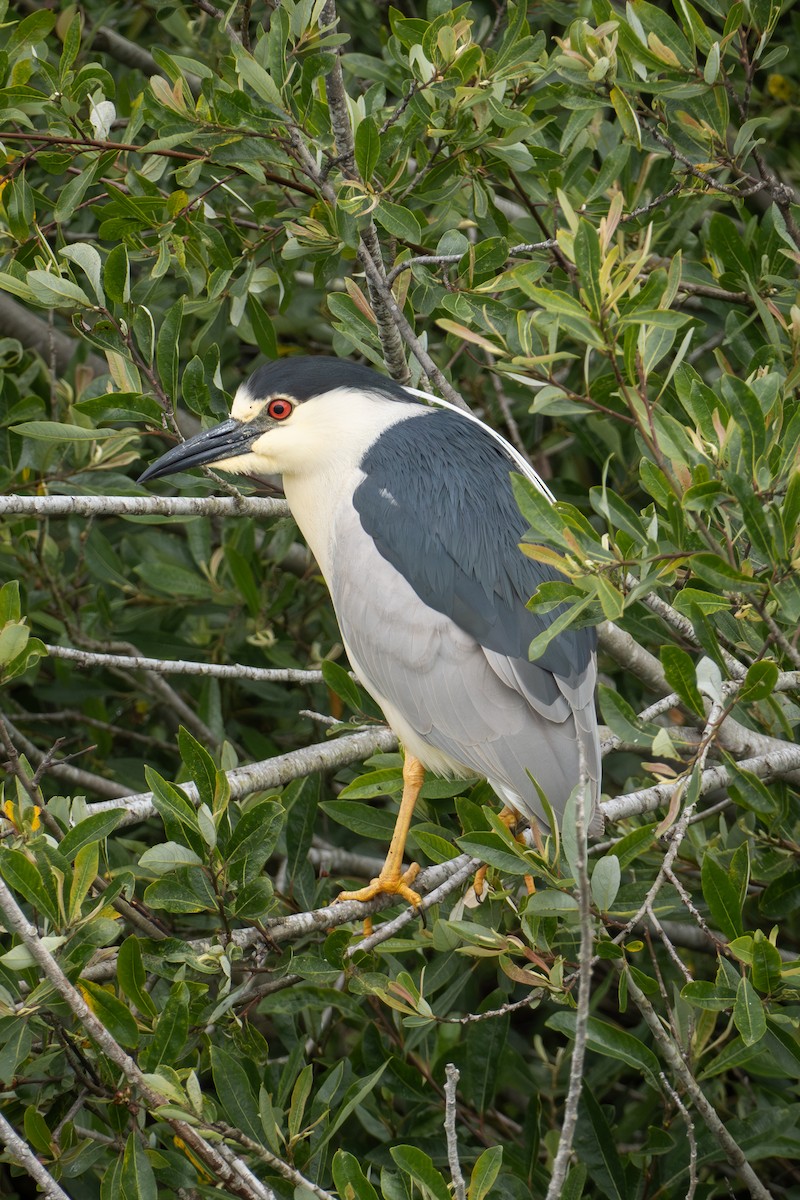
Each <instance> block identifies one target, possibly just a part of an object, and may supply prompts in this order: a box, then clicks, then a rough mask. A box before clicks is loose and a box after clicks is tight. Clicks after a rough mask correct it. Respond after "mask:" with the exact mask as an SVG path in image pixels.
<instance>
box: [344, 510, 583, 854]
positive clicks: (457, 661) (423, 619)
mask: <svg viewBox="0 0 800 1200" xmlns="http://www.w3.org/2000/svg"><path fill="white" fill-rule="evenodd" d="M359 525H360V521H359V517H358V515H357V514H356V513H355V512H354V511H353V510H352V509H349V510H346V511H344V512H342V513H340V514H339V517H338V519H337V522H336V556H335V562H336V564H337V566H336V567H335V569H334V576H333V578H332V579H331V580H330V581H329V582H330V585H331V594H332V597H333V602H334V607H335V609H336V613H337V617H338V619H339V624H340V627H341V630H342V634H343V637H344V640H345V644H346V647H347V651H348V654H349V656H350V661H351V663H352V665H353V668H354V670H355V671H356V673H357V674H358V675H359V676H360V678H361V680H362V681H363V683H364V686H365V687H366V688H367V690H368V691H369V692H370V693H371V694H372V695H373V696H374V698H375V699H376V701H377V702H378V703H379V704H380V705H381V707H382V708H383V709H384V712H385V713H386V716H387V718H388V720H389V722H390V724H391V725H392V727H393V728H394V729H395V731H396V732H397V733H398V735H399V736H400V737H401V739H402V740H403V741H404V742H405V744H406V746H407V748H408V749H409V750H410V751H411V752H412V753H413V754H415V755H416V756H417V757H418V758H419V759H420V760H421V761H422V762H423V763H425V764H426V765H427V766H429V767H430V768H431V769H432V770H434V771H437V772H440V773H442V772H444V773H447V772H453V773H456V774H470V773H475V774H478V775H483V776H485V777H486V778H488V780H489V782H490V783H491V784H492V786H493V787H494V788H495V789H496V790H497V791H498V793H499V794H500V795H501V796H502V798H503V799H504V800H505V801H506V802H508V803H510V804H511V805H512V807H514V808H515V809H517V810H518V811H520V812H523V813H525V814H526V815H528V816H529V817H537V818H538V819H539V820H540V821H543V813H542V809H541V805H540V803H539V799H538V795H537V792H536V788H535V787H534V785H533V784H532V783H531V781H530V778H529V776H528V771H530V772H531V774H532V775H533V776H534V778H535V779H536V780H537V782H538V783H539V785H540V786H541V788H542V790H543V791H544V793H545V795H546V796H547V797H548V800H549V801H550V803H551V804H552V806H553V808H554V810H555V811H556V813H557V814H558V815H559V817H560V815H561V813H562V812H563V809H564V805H565V803H566V800H567V797H568V796H569V793H570V791H571V790H572V788H573V787H574V786H575V784H576V783H577V782H578V751H577V738H580V739H581V740H582V741H583V743H584V747H585V753H586V759H587V764H588V767H589V772H590V775H591V776H592V778H593V779H594V780H595V783H597V781H598V780H599V744H598V740H597V727H596V721H595V716H594V704H593V695H594V681H595V665H594V656H593V655H590V656H589V659H588V661H587V663H586V665H585V668H584V670H583V672H582V673H581V678H580V681H579V682H576V683H575V684H574V685H573V684H565V683H563V682H562V683H560V684H559V683H558V682H555V679H554V676H553V675H552V673H551V672H550V671H549V670H547V669H546V668H544V667H542V666H540V665H539V663H531V662H529V661H528V660H527V658H524V659H520V658H514V657H510V656H508V655H505V654H502V653H501V652H499V651H494V650H491V649H488V648H487V647H485V646H483V645H482V644H481V642H480V641H479V640H478V639H477V638H476V637H475V636H474V635H473V634H472V633H471V632H469V631H468V630H465V629H464V628H462V627H461V626H460V625H458V624H456V622H455V621H454V620H453V619H452V618H451V617H450V616H448V615H447V614H445V613H442V612H438V611H437V610H436V609H434V608H432V607H431V606H430V605H429V604H427V603H426V602H425V600H423V599H422V598H421V597H420V596H419V595H418V594H417V592H416V590H415V589H414V587H412V585H411V584H410V583H409V582H408V581H407V579H406V578H405V577H404V576H403V575H401V574H398V572H397V571H396V569H395V568H394V567H393V565H392V564H391V563H390V562H389V561H388V559H387V558H385V557H384V556H383V554H382V553H380V552H379V550H378V549H377V547H376V544H375V542H374V541H373V540H372V538H364V536H363V530H362V529H361V528H359ZM517 553H519V551H517ZM520 557H522V556H521V555H520ZM595 791H596V788H595ZM544 823H545V824H546V822H544ZM593 832H594V830H593Z"/></svg>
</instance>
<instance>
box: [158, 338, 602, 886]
mask: <svg viewBox="0 0 800 1200" xmlns="http://www.w3.org/2000/svg"><path fill="white" fill-rule="evenodd" d="M199 466H214V467H216V468H218V469H220V470H223V471H225V472H227V473H229V474H233V475H280V476H282V480H283V488H284V493H285V495H286V499H287V501H288V504H289V508H290V509H291V512H292V515H293V516H294V519H295V521H296V523H297V525H298V527H299V529H300V531H301V533H302V534H303V536H304V538H305V540H306V542H307V543H308V545H309V548H310V549H311V551H312V553H313V555H314V557H315V559H316V561H317V564H318V565H319V568H320V571H321V573H322V575H323V577H324V579H325V582H326V584H327V586H328V590H329V592H330V595H331V599H332V602H333V608H334V611H335V615H336V618H337V621H338V623H339V628H340V630H341V634H342V641H343V645H344V648H345V650H346V652H347V656H348V659H349V661H350V665H351V667H352V668H353V671H354V672H355V675H356V677H357V678H358V679H359V680H360V682H361V683H362V685H363V686H364V688H365V689H366V691H367V692H368V693H369V694H370V695H371V696H372V697H373V699H374V700H375V702H376V703H377V704H378V706H379V707H380V708H381V709H382V711H383V713H384V715H385V717H386V720H387V722H388V724H389V725H390V727H391V728H392V729H393V731H394V732H395V734H396V735H397V737H398V739H399V741H400V743H401V744H402V746H403V749H404V765H403V793H402V799H401V803H400V810H399V814H398V817H397V822H396V825H395V829H394V833H393V835H392V839H391V844H390V847H389V851H388V853H387V856H386V861H385V863H384V866H383V868H382V870H381V871H380V873H379V875H378V876H377V877H376V878H375V879H373V880H372V881H371V882H370V883H369V884H368V885H367V886H366V887H364V888H360V889H358V890H356V891H351V892H343V893H341V895H340V896H339V897H338V899H340V900H343V899H358V900H370V899H373V898H374V897H376V896H377V895H379V894H383V893H388V894H390V895H393V896H398V897H401V898H403V899H405V900H406V901H407V902H408V903H410V904H412V905H416V904H418V903H419V901H420V897H419V894H418V893H417V892H416V891H414V889H413V888H412V884H413V882H414V880H415V878H416V874H417V872H418V870H419V867H418V865H417V864H412V865H411V866H410V867H408V868H406V869H405V870H404V869H403V867H404V853H405V842H406V837H407V835H408V832H409V829H410V826H411V820H412V815H413V811H414V805H415V803H416V800H417V797H418V795H419V792H420V789H421V787H422V783H423V781H424V777H425V771H426V770H427V771H430V772H432V773H434V774H436V775H441V776H448V777H455V778H466V779H469V778H473V777H482V778H485V779H487V780H488V782H489V784H490V785H491V786H492V788H493V789H494V791H495V792H496V794H497V795H498V797H499V798H500V800H501V801H503V802H504V805H505V809H504V813H506V814H507V816H508V823H509V824H511V822H515V821H516V819H517V818H518V817H522V818H527V820H528V821H529V822H530V823H531V825H532V826H533V828H534V829H539V830H540V829H541V828H542V827H544V828H545V829H547V828H548V816H547V813H546V811H545V808H544V806H543V805H542V802H541V799H540V789H541V792H542V793H544V795H545V796H546V797H547V800H548V803H549V805H550V806H551V808H552V812H553V814H555V816H556V818H557V819H558V820H559V821H560V820H561V819H562V817H563V813H564V809H565V805H566V803H567V800H568V798H569V796H570V793H571V792H572V790H573V789H574V788H575V786H576V785H577V784H578V783H579V781H580V780H581V779H582V778H583V779H586V780H587V781H588V784H589V787H588V789H587V790H588V791H589V792H590V793H591V794H590V796H589V797H588V818H589V831H590V832H591V833H596V832H599V830H600V829H602V818H601V817H600V815H599V812H598V808H597V801H598V796H599V785H600V745H599V738H598V730H597V718H596V715H595V706H594V695H595V686H596V676H597V656H596V637H595V632H594V630H593V629H592V628H590V627H583V628H574V627H568V628H567V629H565V630H563V631H561V632H559V633H558V634H557V635H556V636H554V637H553V638H552V639H551V641H550V642H549V643H548V645H547V648H546V650H545V651H544V653H543V654H542V655H541V656H540V657H538V658H537V659H535V660H534V661H531V660H530V659H529V656H528V650H529V647H530V643H531V641H532V640H533V638H535V637H536V636H537V634H539V633H541V632H542V631H543V630H544V629H545V628H546V627H547V626H548V625H549V624H550V623H551V622H552V621H553V620H555V619H556V617H557V616H558V615H559V611H560V610H559V609H554V610H552V611H550V612H548V613H542V612H536V611H531V609H529V608H528V607H527V602H528V600H529V599H530V597H531V596H532V595H533V594H534V593H535V592H536V589H537V587H538V586H539V584H541V583H543V582H546V581H553V580H563V576H562V575H561V574H559V572H558V571H557V570H555V569H554V568H553V567H551V566H549V565H546V564H543V563H540V562H537V561H535V560H534V559H532V558H530V557H528V556H526V555H525V554H523V552H522V550H521V549H520V542H521V540H522V539H523V538H524V535H525V534H526V532H527V530H528V525H527V522H526V520H525V518H524V517H523V516H522V514H521V512H520V510H519V508H518V506H517V504H516V502H515V498H514V493H513V490H512V483H511V476H512V474H513V473H514V472H519V473H522V474H523V475H525V476H526V477H527V478H528V479H529V480H531V481H532V482H533V483H534V485H535V486H536V487H537V488H538V489H539V491H540V492H542V493H543V494H544V495H546V496H547V497H548V499H549V500H551V501H552V500H553V497H552V494H551V493H550V491H549V489H548V488H547V486H546V485H545V483H544V482H543V481H542V479H541V478H540V477H539V475H538V474H537V473H536V472H535V471H534V469H533V468H532V467H531V466H530V464H529V463H528V461H527V460H526V459H525V458H524V457H523V455H522V454H521V453H520V452H519V451H517V450H516V449H515V448H514V447H513V446H512V445H511V444H510V443H509V442H507V441H506V440H505V439H504V438H503V437H502V436H501V435H500V434H499V433H498V432H496V431H495V430H493V429H492V428H491V427H490V426H488V425H487V424H485V423H484V422H483V421H481V420H480V419H479V418H478V417H476V416H475V415H474V414H472V413H470V412H467V411H464V410H462V409H460V408H458V407H456V406H455V405H452V404H450V403H449V402H446V401H443V400H440V399H438V398H437V397H434V396H430V395H428V394H427V393H425V392H421V391H419V390H418V389H415V388H412V387H409V386H405V385H403V384H400V383H397V382H395V381H394V380H392V379H390V378H388V377H386V376H384V375H382V374H380V373H379V372H378V371H375V370H373V369H372V368H371V367H368V366H366V365H363V364H360V363H356V362H353V361H350V360H347V359H340V358H335V357H327V356H321V355H319V356H317V355H298V356H288V357H286V358H281V359H277V360H274V361H270V362H268V363H266V364H264V365H262V366H260V367H258V368H257V369H256V370H255V372H254V373H253V374H251V375H250V376H249V378H246V379H245V380H243V381H242V382H241V384H240V385H239V386H238V389H237V391H236V393H235V395H234V399H233V404H232V408H231V415H230V417H229V419H228V420H225V421H223V422H222V423H221V424H219V425H216V426H215V427H214V428H211V429H208V430H204V431H203V432H201V433H198V434H197V435H195V436H194V437H191V438H189V439H188V440H186V441H184V442H181V443H179V444H177V445H175V446H174V447H172V448H171V449H170V450H168V451H167V452H166V453H165V454H164V455H162V456H161V457H160V458H159V459H157V461H155V462H154V463H152V465H151V466H149V467H148V468H147V470H145V471H144V473H143V474H142V475H141V476H140V480H139V482H140V483H144V482H146V481H148V480H153V479H157V478H160V477H162V476H166V475H170V474H173V473H174V472H177V471H184V470H188V469H190V468H192V467H199ZM581 764H583V766H581Z"/></svg>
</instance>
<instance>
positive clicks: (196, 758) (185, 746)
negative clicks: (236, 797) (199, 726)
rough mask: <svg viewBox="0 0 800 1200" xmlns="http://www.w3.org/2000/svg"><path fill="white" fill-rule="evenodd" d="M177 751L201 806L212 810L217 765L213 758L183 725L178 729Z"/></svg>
mask: <svg viewBox="0 0 800 1200" xmlns="http://www.w3.org/2000/svg"><path fill="white" fill-rule="evenodd" d="M178 749H179V750H180V752H181V758H182V759H183V762H184V764H185V766H186V769H187V771H188V772H189V775H190V776H191V778H192V779H193V780H194V782H195V784H196V785H197V794H198V796H199V797H200V803H201V804H207V805H208V807H209V808H211V809H213V808H214V797H215V794H216V788H217V765H216V763H215V762H214V760H213V758H212V757H211V755H210V754H209V752H208V750H206V748H205V746H202V745H201V744H200V742H198V740H197V738H195V737H193V736H192V734H191V733H189V730H188V729H185V728H184V726H183V725H180V726H179V727H178Z"/></svg>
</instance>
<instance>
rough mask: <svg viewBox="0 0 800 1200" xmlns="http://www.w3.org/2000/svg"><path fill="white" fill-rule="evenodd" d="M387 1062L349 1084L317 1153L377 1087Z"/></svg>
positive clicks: (318, 1144) (320, 1141)
mask: <svg viewBox="0 0 800 1200" xmlns="http://www.w3.org/2000/svg"><path fill="white" fill-rule="evenodd" d="M388 1065H389V1064H388V1062H385V1063H382V1064H381V1065H380V1066H379V1067H378V1068H377V1069H376V1070H375V1071H373V1072H372V1073H371V1074H370V1075H367V1076H366V1078H364V1079H357V1080H355V1082H353V1083H351V1084H350V1086H349V1088H348V1089H347V1091H346V1092H345V1094H344V1096H343V1097H342V1102H341V1106H340V1108H339V1110H338V1112H337V1113H336V1116H335V1117H334V1118H333V1120H332V1121H331V1123H330V1125H329V1126H328V1128H327V1129H326V1130H325V1132H324V1134H323V1135H322V1137H321V1138H320V1140H319V1142H318V1143H317V1147H316V1148H317V1153H318V1152H319V1150H320V1149H322V1147H324V1146H326V1145H327V1144H328V1142H329V1141H330V1139H331V1138H332V1137H333V1136H334V1134H336V1133H338V1132H339V1130H340V1129H341V1128H342V1126H343V1125H345V1123H346V1122H347V1120H348V1119H349V1117H350V1116H351V1115H352V1113H353V1112H354V1111H355V1110H356V1109H357V1108H358V1107H359V1106H360V1105H361V1104H362V1103H363V1101H364V1100H366V1098H367V1096H369V1095H370V1093H371V1092H372V1091H374V1089H375V1088H376V1087H377V1085H378V1084H379V1083H380V1081H381V1079H382V1078H383V1073H384V1071H385V1070H386V1068H387V1067H388Z"/></svg>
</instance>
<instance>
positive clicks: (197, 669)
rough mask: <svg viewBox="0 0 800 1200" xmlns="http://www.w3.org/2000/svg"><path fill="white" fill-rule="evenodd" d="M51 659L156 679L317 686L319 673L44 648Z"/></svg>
mask: <svg viewBox="0 0 800 1200" xmlns="http://www.w3.org/2000/svg"><path fill="white" fill-rule="evenodd" d="M46 649H47V653H48V654H49V655H50V657H51V658H62V659H65V660H67V661H68V662H72V663H74V664H75V666H77V667H89V668H91V667H120V668H122V669H123V670H125V671H153V672H155V673H156V674H159V675H205V676H210V677H212V678H214V679H249V680H252V681H253V682H256V683H320V682H321V681H322V678H323V675H322V672H321V671H301V670H292V669H290V668H287V669H285V670H284V669H280V670H278V669H273V668H271V667H249V666H245V664H244V663H209V662H193V661H190V660H187V659H166V658H142V657H141V656H140V655H133V654H100V653H96V652H94V651H91V650H77V649H75V648H74V647H72V646H53V645H51V644H48V645H47V646H46Z"/></svg>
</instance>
